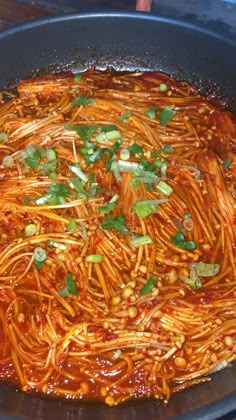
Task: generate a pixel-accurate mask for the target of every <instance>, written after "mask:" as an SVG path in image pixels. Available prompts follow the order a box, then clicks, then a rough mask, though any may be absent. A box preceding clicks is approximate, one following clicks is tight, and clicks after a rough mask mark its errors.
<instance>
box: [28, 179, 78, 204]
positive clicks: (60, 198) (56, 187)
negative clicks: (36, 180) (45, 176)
mask: <svg viewBox="0 0 236 420" xmlns="http://www.w3.org/2000/svg"><path fill="white" fill-rule="evenodd" d="M69 193H70V191H69V190H68V188H67V187H66V185H65V184H63V183H59V184H56V183H53V184H52V185H51V186H50V187H49V188H48V189H47V191H46V193H45V194H44V195H42V196H41V197H38V198H35V199H34V203H35V204H36V205H37V206H42V205H44V204H51V205H54V204H64V203H65V202H66V198H67V196H68V195H69Z"/></svg>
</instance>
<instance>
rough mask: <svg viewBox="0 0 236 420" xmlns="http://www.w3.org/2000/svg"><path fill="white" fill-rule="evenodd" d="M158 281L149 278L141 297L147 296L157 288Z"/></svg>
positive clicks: (141, 291)
mask: <svg viewBox="0 0 236 420" xmlns="http://www.w3.org/2000/svg"><path fill="white" fill-rule="evenodd" d="M156 284H157V281H156V279H154V277H149V279H148V280H147V282H146V284H145V285H144V286H143V287H142V289H141V290H140V294H141V296H145V295H147V294H148V293H150V292H151V291H152V289H153V288H154V287H155V286H156Z"/></svg>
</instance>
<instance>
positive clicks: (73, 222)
mask: <svg viewBox="0 0 236 420" xmlns="http://www.w3.org/2000/svg"><path fill="white" fill-rule="evenodd" d="M76 229H77V225H76V220H74V219H72V220H70V221H69V223H68V228H67V230H68V232H71V233H73V232H76Z"/></svg>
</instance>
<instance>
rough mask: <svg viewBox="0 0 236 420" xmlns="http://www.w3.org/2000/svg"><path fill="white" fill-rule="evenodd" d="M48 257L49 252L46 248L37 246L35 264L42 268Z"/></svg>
mask: <svg viewBox="0 0 236 420" xmlns="http://www.w3.org/2000/svg"><path fill="white" fill-rule="evenodd" d="M46 259H47V252H46V250H45V249H44V248H41V247H40V246H37V247H36V248H35V249H34V264H35V266H36V267H37V268H38V269H40V268H41V267H42V266H43V264H44V263H45V261H46Z"/></svg>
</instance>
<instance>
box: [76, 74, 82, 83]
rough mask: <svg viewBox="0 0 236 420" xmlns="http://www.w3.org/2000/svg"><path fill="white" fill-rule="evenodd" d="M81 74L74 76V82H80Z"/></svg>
mask: <svg viewBox="0 0 236 420" xmlns="http://www.w3.org/2000/svg"><path fill="white" fill-rule="evenodd" d="M81 79H82V74H76V75H75V77H74V82H81Z"/></svg>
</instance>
